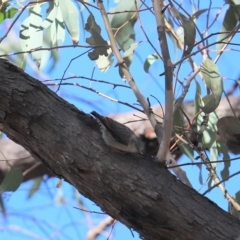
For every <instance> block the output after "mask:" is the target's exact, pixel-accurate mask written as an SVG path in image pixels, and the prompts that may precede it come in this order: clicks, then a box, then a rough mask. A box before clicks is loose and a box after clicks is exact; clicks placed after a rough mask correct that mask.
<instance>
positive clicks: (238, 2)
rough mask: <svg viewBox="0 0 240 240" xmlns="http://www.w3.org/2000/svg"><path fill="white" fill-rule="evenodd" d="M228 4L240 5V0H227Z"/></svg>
mask: <svg viewBox="0 0 240 240" xmlns="http://www.w3.org/2000/svg"><path fill="white" fill-rule="evenodd" d="M225 2H226V3H227V4H232V5H240V0H225Z"/></svg>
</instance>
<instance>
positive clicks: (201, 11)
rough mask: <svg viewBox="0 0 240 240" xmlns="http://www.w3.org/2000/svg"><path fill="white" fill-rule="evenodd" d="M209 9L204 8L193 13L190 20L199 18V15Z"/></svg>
mask: <svg viewBox="0 0 240 240" xmlns="http://www.w3.org/2000/svg"><path fill="white" fill-rule="evenodd" d="M208 10H209V9H208V8H205V9H201V10H199V11H197V12H195V13H194V14H193V15H192V17H191V18H192V20H194V19H198V18H199V17H200V15H202V14H203V13H205V12H206V11H208Z"/></svg>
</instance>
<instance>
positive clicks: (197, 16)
mask: <svg viewBox="0 0 240 240" xmlns="http://www.w3.org/2000/svg"><path fill="white" fill-rule="evenodd" d="M96 2H97V3H95V2H89V1H73V0H54V1H52V2H49V1H38V2H29V3H26V2H23V3H21V4H24V5H18V4H19V3H18V2H16V3H13V2H11V3H10V2H9V3H8V2H7V3H6V2H3V1H2V2H1V7H0V23H1V25H2V26H5V27H7V28H6V29H8V30H10V32H8V30H5V31H4V33H3V31H2V34H3V36H2V38H1V41H0V42H1V45H0V51H1V57H6V58H8V59H9V60H11V61H12V62H13V63H15V64H16V65H18V66H20V67H21V68H23V69H25V70H26V71H29V72H31V71H32V70H33V71H34V72H35V73H34V74H36V72H38V73H39V72H42V73H43V72H44V71H47V70H49V74H50V75H51V74H52V73H53V72H54V69H55V68H57V66H58V65H59V66H60V67H59V68H58V71H57V72H58V73H57V74H58V75H56V73H54V74H52V76H54V77H53V79H54V78H55V80H52V82H54V83H50V84H49V85H50V86H52V85H58V87H60V86H61V88H62V87H63V86H64V85H72V86H74V85H75V86H78V87H81V88H84V89H85V90H86V91H91V92H94V93H96V94H98V95H99V96H101V97H102V96H103V97H105V98H106V99H108V100H110V101H114V102H121V103H124V104H126V102H128V101H135V99H137V100H138V102H139V103H140V104H141V107H142V108H143V111H144V112H145V113H146V115H147V117H148V118H149V120H150V122H151V124H152V126H153V128H154V129H155V125H154V124H156V121H155V122H154V120H155V116H154V114H152V113H151V112H150V111H148V110H147V108H148V107H149V105H150V106H151V103H150V100H149V98H148V97H149V95H150V94H152V95H154V94H156V96H157V99H158V98H160V97H159V95H161V94H159V91H160V89H159V85H161V87H162V85H164V84H162V82H160V80H159V75H160V76H161V79H162V78H165V85H164V87H162V88H165V89H166V91H165V92H164V94H162V95H165V96H166V102H165V104H170V105H172V106H173V107H174V109H173V111H172V112H170V114H169V115H170V117H169V116H168V115H166V114H167V111H168V110H169V111H171V110H170V109H166V110H165V115H166V116H165V118H164V120H163V121H162V122H163V124H164V126H165V125H166V124H167V123H169V122H173V125H174V126H173V128H171V127H169V128H170V129H167V128H166V129H163V131H165V132H164V136H165V135H167V133H169V132H170V134H168V135H169V136H170V135H171V134H172V132H173V135H174V137H173V138H174V140H175V142H176V144H177V145H178V146H179V148H180V149H181V151H182V152H183V153H184V154H185V155H186V156H187V161H188V160H189V162H192V164H193V165H194V164H196V163H200V162H202V163H204V164H205V166H206V167H207V169H208V170H209V169H210V170H209V172H208V173H207V174H209V178H208V180H207V186H208V187H207V188H208V189H207V190H206V191H210V190H212V188H213V186H214V185H216V186H217V182H219V181H222V182H224V180H226V179H229V178H231V175H230V155H229V151H228V149H227V141H228V140H229V139H230V138H233V137H237V135H238V134H240V123H239V120H238V117H237V114H236V113H234V112H233V114H232V115H233V116H219V115H218V113H217V112H216V109H217V108H218V107H219V103H220V101H221V99H222V95H223V94H224V95H225V97H227V94H226V91H227V88H228V86H229V85H228V86H226V84H224V81H223V80H224V79H225V80H226V79H228V80H229V79H230V78H233V77H232V76H227V78H225V77H224V74H226V71H225V70H224V69H223V68H222V69H221V67H219V66H220V65H221V66H223V65H222V62H223V63H226V62H227V61H228V60H227V59H228V56H229V55H228V52H229V51H230V52H231V53H232V54H235V55H231V58H232V59H233V60H234V58H235V57H238V58H239V56H238V55H236V52H239V44H238V42H239V41H238V42H237V41H236V42H237V43H236V42H235V40H236V39H237V40H239V39H238V38H239V36H238V33H239V20H240V2H239V1H236V0H235V1H225V3H224V4H223V5H221V3H220V2H219V1H215V3H212V1H202V2H204V3H202V2H201V3H200V1H183V4H181V5H180V4H179V3H178V1H175V0H173V1H169V2H165V1H163V4H162V5H161V6H162V8H161V11H159V12H157V11H156V7H155V6H152V4H153V3H152V2H151V1H133V0H132V1H129V0H120V1H119V2H118V3H116V4H113V3H109V4H110V6H109V9H110V10H109V12H107V13H106V12H105V9H104V8H103V7H104V6H105V8H107V4H106V3H105V2H104V5H103V6H102V5H101V3H100V2H98V1H96ZM216 2H217V3H216ZM108 23H109V24H110V25H109V26H110V27H109V26H108ZM4 24H5V25H4ZM17 24H18V25H19V26H20V29H19V28H18V27H17ZM165 33H166V34H167V38H166V39H167V41H165V40H164V37H163V35H164V36H165ZM157 34H158V35H157ZM13 35H14V36H15V37H14V38H12V36H13ZM16 36H18V37H16ZM111 36H114V39H115V42H113V41H112V38H111ZM83 38H84V39H83ZM15 41H16V42H17V44H15ZM69 42H71V44H69ZM68 44H69V45H68ZM232 46H234V47H235V49H233V48H231V47H232ZM69 47H71V49H73V50H71V54H69V56H67V54H66V55H65V56H66V58H68V59H67V61H69V64H68V66H71V64H72V63H73V62H74V61H75V60H76V59H84V60H83V63H82V64H81V65H80V64H77V66H76V67H74V68H73V69H72V70H73V71H75V72H77V70H76V69H81V70H82V71H83V70H84V69H85V68H86V67H85V65H86V64H87V67H88V69H93V70H92V73H91V74H92V75H91V76H90V74H89V73H86V72H85V74H86V75H87V74H88V76H87V77H78V76H77V74H76V75H74V76H73V77H70V78H72V80H68V78H65V73H66V71H67V70H68V67H64V68H65V71H63V67H62V66H61V63H60V62H61V61H62V59H63V57H60V53H61V49H63V48H64V49H68V48H69ZM79 49H80V50H79ZM227 50H229V51H227ZM49 51H50V53H49ZM169 52H170V53H169ZM233 52H235V53H233ZM168 53H169V56H170V58H169V59H168ZM15 56H17V57H15ZM64 58H65V57H64ZM139 59H140V60H139ZM232 59H231V60H232ZM50 61H51V62H52V67H49V66H50ZM114 62H116V65H115V66H114ZM166 62H167V64H166ZM219 62H220V63H219ZM231 64H232V63H231ZM116 66H117V67H118V68H115V67H116ZM136 66H137V67H136ZM95 68H98V69H99V70H100V71H99V72H98V75H97V79H94V78H93V73H94V71H95ZM116 69H118V72H117V71H116ZM129 69H130V71H128V70H129ZM222 70H223V71H224V74H223V73H222ZM96 71H97V70H96ZM169 72H171V73H173V77H171V74H170V75H169ZM59 73H61V74H63V75H62V76H61V77H59ZM104 74H105V75H104ZM150 75H151V76H152V79H157V80H156V81H155V83H153V82H154V81H151V84H152V86H153V87H152V88H151V89H150V90H149V91H150V93H149V92H147V91H146V92H145V91H144V90H143V89H144V88H143V87H142V88H140V90H142V92H143V93H144V94H143V95H144V97H142V95H141V94H140V91H139V92H138V86H139V85H141V84H140V81H141V76H144V77H145V78H148V77H149V76H150ZM229 75H231V74H230V73H229ZM56 76H57V77H56ZM133 76H134V78H133ZM101 77H102V78H104V80H99V79H100V78H101ZM110 77H111V78H112V79H108V78H110ZM57 78H58V80H60V81H59V82H57V81H58V80H56V79H57ZM79 78H83V79H88V80H89V81H90V86H88V85H86V86H85V85H84V86H83V84H76V83H75V82H73V81H78V80H79ZM106 79H108V80H106ZM119 79H124V80H127V82H128V83H129V86H130V88H131V89H132V91H133V92H134V94H135V96H134V97H132V98H131V100H129V99H126V98H125V97H124V94H125V95H128V94H129V92H127V94H126V93H122V92H121V90H119V92H118V91H117V89H121V88H123V87H124V88H128V87H127V86H126V85H122V84H120V83H119ZM133 79H134V80H135V81H132V80H133ZM43 80H46V78H45V79H43ZM93 82H94V83H95V82H98V83H99V82H101V83H102V84H103V83H105V84H107V85H110V86H113V88H114V90H116V91H115V92H114V93H113V92H111V93H110V95H111V94H112V95H114V96H117V95H118V94H119V96H121V97H122V98H123V99H124V100H125V101H124V102H123V101H121V100H118V99H116V98H113V97H112V96H110V95H109V96H108V94H107V93H108V90H106V89H103V91H104V93H101V92H100V91H99V90H95V88H94V87H92V83H93ZM235 82H236V84H235V85H234V86H235V89H237V87H238V83H239V81H238V80H236V81H235ZM98 83H96V84H98ZM46 84H47V83H46ZM168 86H173V87H172V88H171V87H170V92H171V91H172V92H173V95H174V101H172V99H171V97H170V96H169V95H168V94H167V90H169V89H168ZM95 87H99V85H95ZM58 89H59V88H58ZM109 91H110V90H109ZM151 91H152V92H153V93H152V92H151ZM188 92H189V93H188ZM78 95H79V94H78ZM170 95H171V94H170ZM229 95H231V94H229ZM92 96H93V95H91V97H90V98H93V97H92ZM188 97H189V98H190V99H192V100H193V101H194V107H195V116H194V117H193V118H191V119H189V116H188V115H187V113H186V111H185V110H184V109H183V107H182V106H183V102H184V100H186V99H187V98H188ZM146 98H148V102H147V101H146ZM83 99H84V98H83ZM155 99H156V98H155ZM158 101H159V100H158ZM160 101H162V102H163V101H165V100H164V99H163V98H161V99H160ZM152 102H154V100H152ZM96 105H97V104H96ZM128 105H130V104H128ZM95 107H97V106H95ZM133 108H134V109H136V107H134V106H133ZM138 109H139V108H138ZM157 120H158V119H157ZM167 131H168V132H167ZM189 132H194V134H196V135H197V139H198V143H197V145H196V144H195V145H194V144H193V143H192V142H191V139H190V135H191V134H189ZM156 135H157V137H158V140H159V139H160V137H159V134H158V132H157V131H156ZM159 141H160V140H159ZM164 141H165V142H164ZM169 142H170V138H169V139H162V143H166V145H167V146H168V145H169ZM206 151H208V152H207V153H206ZM156 155H157V156H160V155H161V149H160V150H159V152H158V153H157V154H156ZM220 156H223V159H224V160H225V162H224V167H223V170H222V172H221V177H220V176H219V166H220V163H218V160H221V159H220ZM165 157H166V155H165ZM159 159H160V157H159ZM197 160H199V161H197ZM215 174H216V176H217V178H215V177H214V176H215ZM199 175H200V179H202V178H203V176H202V170H201V167H199ZM13 176H14V179H13ZM178 177H179V176H178ZM179 178H180V177H179ZM216 179H217V180H216ZM21 181H22V174H21V173H20V172H19V170H18V169H15V168H13V167H10V171H9V173H8V174H6V176H5V179H4V181H3V182H2V183H1V185H0V190H1V191H15V190H16V189H17V187H18V186H19V184H20V183H21ZM214 181H215V182H214ZM41 183H42V179H41V178H38V179H36V180H35V181H34V185H33V186H34V188H37V189H38V188H39V187H40V185H41ZM200 184H201V185H203V183H202V180H201V181H200ZM221 187H222V188H223V189H225V187H223V184H222V185H221ZM34 188H31V189H30V191H29V197H32V196H33V195H34V194H35V191H34ZM223 195H224V196H228V197H227V198H228V199H230V200H229V207H228V210H229V212H230V213H231V214H233V215H234V216H236V217H239V215H238V214H237V213H236V208H238V207H239V205H238V204H240V202H239V191H237V192H236V193H235V195H234V197H232V198H231V196H230V194H229V193H228V190H227V189H225V190H224V192H223Z"/></svg>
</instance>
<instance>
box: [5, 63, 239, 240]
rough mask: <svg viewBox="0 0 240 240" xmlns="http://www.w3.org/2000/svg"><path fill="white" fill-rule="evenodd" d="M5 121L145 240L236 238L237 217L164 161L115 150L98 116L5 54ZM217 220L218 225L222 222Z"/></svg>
mask: <svg viewBox="0 0 240 240" xmlns="http://www.w3.org/2000/svg"><path fill="white" fill-rule="evenodd" d="M0 72H1V77H0V128H1V129H2V131H3V132H4V133H6V134H7V135H8V136H9V138H11V139H12V140H14V141H15V142H17V143H19V144H21V145H22V146H23V147H24V148H25V149H27V150H28V151H29V152H30V153H31V154H32V156H33V157H34V158H36V159H37V160H38V161H41V162H43V164H44V165H45V166H46V167H47V168H48V170H49V171H51V172H53V173H54V174H55V175H57V176H59V177H62V178H64V179H65V180H67V181H68V182H69V183H71V184H72V185H73V186H75V187H76V188H77V189H78V191H79V192H81V193H82V194H83V195H85V196H86V197H88V198H89V199H91V200H92V201H94V202H95V203H97V204H98V205H99V206H100V207H101V208H102V210H103V211H105V212H107V213H108V214H109V215H110V216H112V217H113V218H115V219H118V220H119V221H121V222H122V223H124V224H125V225H127V226H128V227H130V228H134V229H135V230H136V231H138V232H139V233H140V235H141V236H142V237H143V238H144V239H165V240H172V239H176V238H178V239H185V240H192V239H196V240H203V239H218V240H221V239H224V240H225V239H234V238H235V237H237V236H239V235H240V224H239V221H238V219H236V218H235V217H233V216H231V215H230V214H228V213H226V212H225V211H223V210H222V209H220V208H219V207H218V206H217V205H215V204H214V203H212V202H211V201H209V200H208V199H207V198H205V197H203V196H201V195H200V194H198V193H197V192H196V191H195V190H193V189H191V188H189V187H187V186H185V185H184V184H182V183H181V182H180V181H178V180H177V179H176V178H175V177H174V176H173V175H171V174H170V173H169V172H168V171H167V170H166V169H165V168H164V167H162V165H159V164H158V163H156V162H154V161H152V159H148V158H146V157H145V158H144V157H142V156H140V155H136V154H133V155H130V154H128V155H122V154H118V153H114V152H111V150H110V149H109V148H108V147H107V146H106V145H105V144H104V142H103V140H102V138H101V136H100V132H99V129H98V127H97V123H96V121H95V120H94V119H93V118H91V117H90V116H89V115H87V114H85V113H83V112H81V111H79V110H78V109H77V108H76V107H74V106H73V105H71V104H69V103H67V102H66V101H65V100H63V99H61V98H60V97H58V96H57V95H56V94H55V93H54V92H52V91H51V90H50V89H48V88H47V87H46V86H45V85H43V84H42V83H41V82H39V81H36V80H35V79H33V78H32V77H30V76H29V75H27V74H25V73H24V72H23V71H22V70H21V69H19V68H17V67H16V66H14V65H12V64H10V63H8V62H7V61H6V60H3V59H0ZM216 219H217V222H218V223H217V224H216Z"/></svg>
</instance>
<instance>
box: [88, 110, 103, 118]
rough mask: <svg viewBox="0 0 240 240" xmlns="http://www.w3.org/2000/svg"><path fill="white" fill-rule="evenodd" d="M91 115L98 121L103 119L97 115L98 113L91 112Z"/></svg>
mask: <svg viewBox="0 0 240 240" xmlns="http://www.w3.org/2000/svg"><path fill="white" fill-rule="evenodd" d="M91 114H92V115H93V116H94V117H95V118H98V119H99V120H102V119H103V116H101V115H100V114H98V113H97V112H95V111H92V112H91Z"/></svg>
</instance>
